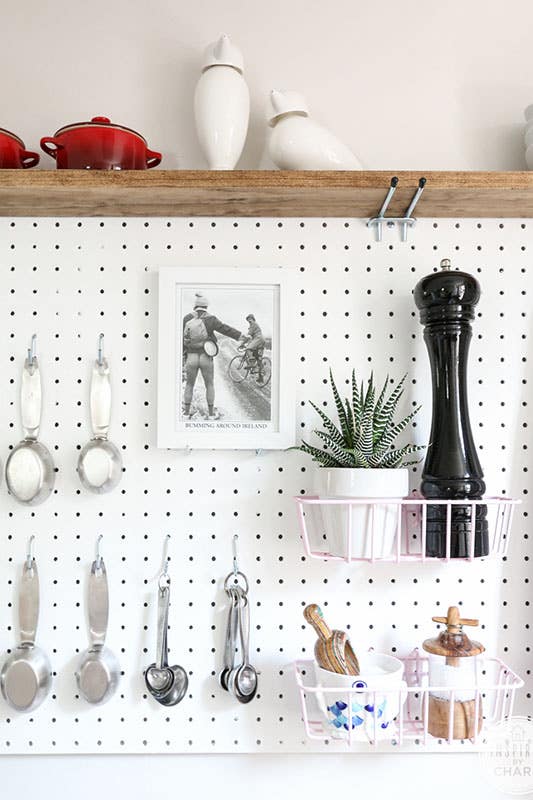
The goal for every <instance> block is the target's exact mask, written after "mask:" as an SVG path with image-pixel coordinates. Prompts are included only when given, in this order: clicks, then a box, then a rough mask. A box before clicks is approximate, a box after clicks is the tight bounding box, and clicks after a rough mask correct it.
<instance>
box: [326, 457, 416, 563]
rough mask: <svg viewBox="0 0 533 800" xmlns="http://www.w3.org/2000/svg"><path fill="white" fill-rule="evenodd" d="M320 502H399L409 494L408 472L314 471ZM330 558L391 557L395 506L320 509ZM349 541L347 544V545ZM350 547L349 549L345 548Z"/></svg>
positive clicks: (395, 529) (397, 512) (396, 524)
mask: <svg viewBox="0 0 533 800" xmlns="http://www.w3.org/2000/svg"><path fill="white" fill-rule="evenodd" d="M316 474H317V485H316V492H317V494H318V496H319V497H320V498H323V499H327V498H336V497H338V498H342V499H353V500H357V499H362V498H365V499H369V500H371V499H372V498H395V499H398V500H399V499H401V498H403V497H406V496H407V495H408V494H409V470H407V469H406V468H404V467H402V468H400V469H341V468H337V469H323V468H321V469H318V470H317V473H316ZM320 511H321V516H322V524H323V527H324V533H325V535H326V539H327V546H328V551H329V552H330V553H331V555H334V556H341V557H343V558H347V557H348V555H350V557H351V558H360V559H369V558H388V557H391V556H393V555H394V552H395V550H396V539H397V533H398V527H399V521H400V514H401V508H400V506H399V505H398V504H397V503H379V504H363V505H335V504H331V505H327V504H324V505H322V506H320ZM350 539H351V541H350ZM350 544H351V546H349V545H350Z"/></svg>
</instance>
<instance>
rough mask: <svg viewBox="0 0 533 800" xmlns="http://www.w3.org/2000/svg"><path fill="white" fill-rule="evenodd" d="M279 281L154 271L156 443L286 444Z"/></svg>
mask: <svg viewBox="0 0 533 800" xmlns="http://www.w3.org/2000/svg"><path fill="white" fill-rule="evenodd" d="M286 284H287V274H286V273H285V272H284V271H282V270H280V269H249V268H244V269H243V268H240V269H237V268H205V269H204V268H201V269H198V268H194V269H192V268H191V269H183V268H175V269H162V270H161V271H160V302H159V305H160V325H159V329H160V340H159V404H158V405H159V414H158V416H159V419H158V443H159V445H160V446H162V447H182V446H185V447H187V446H190V447H217V446H227V447H236V448H238V447H255V448H260V447H267V446H286V445H284V444H279V445H277V444H276V442H278V441H279V442H281V441H283V442H285V441H287V442H288V443H289V444H290V443H292V437H293V435H294V433H293V429H294V422H292V423H291V421H290V420H289V419H288V417H289V416H290V412H289V414H287V412H286V411H285V409H286V406H283V408H284V415H283V417H281V418H280V408H281V407H282V406H281V405H280V394H287V393H289V394H290V393H291V386H290V378H289V374H290V373H288V372H287V359H288V358H290V352H289V349H287V348H284V349H283V351H282V348H281V347H280V344H281V339H282V335H281V334H282V329H283V328H284V326H285V324H286V319H285V317H286V311H285V307H286V302H287V298H285V297H284V296H283V295H284V292H285V291H286ZM171 353H173V355H172V356H171ZM282 353H283V354H282ZM282 376H283V377H282Z"/></svg>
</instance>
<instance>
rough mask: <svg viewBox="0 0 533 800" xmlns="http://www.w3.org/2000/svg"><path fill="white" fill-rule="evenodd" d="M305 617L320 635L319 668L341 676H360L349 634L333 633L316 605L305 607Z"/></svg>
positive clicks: (318, 644)
mask: <svg viewBox="0 0 533 800" xmlns="http://www.w3.org/2000/svg"><path fill="white" fill-rule="evenodd" d="M304 617H305V618H306V620H307V622H309V624H310V625H312V626H313V628H314V629H315V631H316V632H317V634H318V639H317V641H316V643H315V659H316V662H317V664H318V666H319V667H322V669H327V670H329V671H330V672H337V673H338V674H340V675H359V662H358V660H357V656H356V655H355V653H354V651H353V649H352V645H351V644H350V640H349V639H348V634H347V633H346V632H345V631H332V630H331V628H330V627H329V625H327V623H326V621H325V619H324V615H323V614H322V611H321V609H320V608H319V606H317V605H316V603H312V605H310V606H306V607H305V609H304Z"/></svg>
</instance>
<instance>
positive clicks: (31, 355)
mask: <svg viewBox="0 0 533 800" xmlns="http://www.w3.org/2000/svg"><path fill="white" fill-rule="evenodd" d="M36 355H37V334H36V333H34V334H33V335H32V337H31V342H30V346H29V347H28V363H29V365H30V367H33V365H34V363H35V358H36Z"/></svg>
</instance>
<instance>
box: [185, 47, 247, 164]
mask: <svg viewBox="0 0 533 800" xmlns="http://www.w3.org/2000/svg"><path fill="white" fill-rule="evenodd" d="M249 117H250V93H249V91H248V86H247V85H246V81H245V80H244V77H243V58H242V54H241V52H240V50H238V49H237V48H236V47H235V45H233V44H232V43H231V42H230V40H229V37H228V36H226V35H223V36H221V37H220V39H219V40H218V41H217V42H213V44H210V45H209V47H208V48H207V50H206V53H205V59H204V64H203V68H202V75H201V77H200V80H199V81H198V84H197V86H196V91H195V94H194V118H195V122H196V131H197V134H198V139H199V142H200V147H201V148H202V151H203V153H204V156H205V158H206V160H207V164H208V166H209V169H234V168H235V165H236V164H237V161H238V160H239V158H240V156H241V153H242V149H243V147H244V142H245V140H246V134H247V132H248V120H249Z"/></svg>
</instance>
